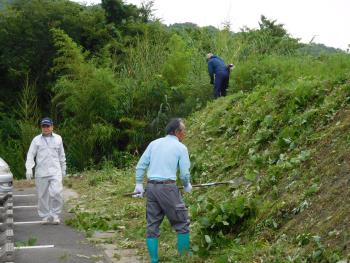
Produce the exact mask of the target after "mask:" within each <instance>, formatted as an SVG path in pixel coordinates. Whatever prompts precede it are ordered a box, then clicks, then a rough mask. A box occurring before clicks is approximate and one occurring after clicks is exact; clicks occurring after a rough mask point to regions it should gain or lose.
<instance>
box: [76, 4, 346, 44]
mask: <svg viewBox="0 0 350 263" xmlns="http://www.w3.org/2000/svg"><path fill="white" fill-rule="evenodd" d="M74 1H75V2H80V3H85V4H97V3H101V0H74ZM124 2H126V3H132V4H135V5H137V6H139V5H140V3H141V2H142V0H126V1H124ZM154 9H155V12H154V13H155V16H156V17H158V18H161V20H162V22H163V23H165V24H173V23H182V22H192V23H195V24H197V25H199V26H207V25H213V26H215V27H219V28H222V23H223V22H224V21H229V22H230V23H231V29H232V31H234V32H237V31H239V29H240V28H242V27H243V26H248V27H249V28H257V27H258V26H259V25H258V21H259V20H260V15H262V14H263V15H265V16H266V17H267V18H269V19H272V20H277V23H280V24H284V25H285V29H287V31H288V32H289V33H290V34H291V35H292V36H293V37H296V38H301V41H302V42H305V43H307V42H309V41H310V40H311V39H312V38H313V37H314V42H316V43H323V44H325V45H327V46H331V47H336V48H342V49H344V50H346V49H347V48H349V47H348V45H349V44H350V0H240V1H236V0H214V1H212V0H211V1H204V0H154Z"/></svg>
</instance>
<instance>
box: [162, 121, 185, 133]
mask: <svg viewBox="0 0 350 263" xmlns="http://www.w3.org/2000/svg"><path fill="white" fill-rule="evenodd" d="M182 123H183V122H182V119H180V118H174V119H171V120H170V122H169V123H168V124H167V126H166V127H165V133H166V134H168V135H175V131H176V130H181V129H182Z"/></svg>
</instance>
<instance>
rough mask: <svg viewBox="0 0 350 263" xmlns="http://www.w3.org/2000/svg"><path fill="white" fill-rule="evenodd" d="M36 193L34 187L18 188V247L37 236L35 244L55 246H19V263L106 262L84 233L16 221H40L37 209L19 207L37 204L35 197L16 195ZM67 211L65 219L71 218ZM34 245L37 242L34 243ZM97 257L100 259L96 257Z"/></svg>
mask: <svg viewBox="0 0 350 263" xmlns="http://www.w3.org/2000/svg"><path fill="white" fill-rule="evenodd" d="M25 194H36V192H35V189H34V188H27V189H15V190H14V191H13V195H14V197H13V206H14V211H13V214H14V222H15V225H14V239H15V244H16V245H17V246H23V245H24V244H25V243H26V242H27V243H28V240H29V239H31V238H32V239H35V240H36V241H35V242H34V243H35V244H34V245H35V246H43V245H54V247H53V248H30V249H16V251H15V261H14V262H15V263H66V262H69V263H92V262H94V263H96V262H100V263H101V262H105V261H104V258H103V252H102V251H101V250H100V249H98V248H96V247H94V246H92V245H91V244H89V243H88V241H87V240H86V239H85V237H84V235H83V234H82V233H79V232H77V231H75V230H74V229H72V228H71V227H69V226H66V225H64V224H62V223H61V225H41V224H16V222H29V221H39V220H40V218H39V216H38V214H37V210H36V208H18V209H17V208H16V207H17V206H30V205H36V204H37V197H36V195H35V196H29V197H28V196H26V197H23V196H16V195H25ZM67 216H68V215H67V214H63V216H62V217H63V218H67ZM32 245H33V244H32ZM96 258H97V259H96Z"/></svg>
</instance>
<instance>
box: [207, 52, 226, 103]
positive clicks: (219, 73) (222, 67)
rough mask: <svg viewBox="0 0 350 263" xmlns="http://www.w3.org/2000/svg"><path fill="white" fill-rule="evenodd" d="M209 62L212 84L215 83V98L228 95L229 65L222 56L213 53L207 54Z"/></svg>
mask: <svg viewBox="0 0 350 263" xmlns="http://www.w3.org/2000/svg"><path fill="white" fill-rule="evenodd" d="M207 62H208V72H209V76H210V84H214V98H218V97H221V96H226V90H227V87H228V81H229V78H230V69H229V67H228V66H227V65H226V64H225V62H224V61H223V60H222V59H221V58H220V57H218V56H215V55H213V54H212V53H209V54H208V55H207Z"/></svg>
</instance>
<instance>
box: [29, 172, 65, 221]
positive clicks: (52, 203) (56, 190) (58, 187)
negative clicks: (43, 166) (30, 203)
mask: <svg viewBox="0 0 350 263" xmlns="http://www.w3.org/2000/svg"><path fill="white" fill-rule="evenodd" d="M35 185H36V190H37V193H38V214H39V216H40V217H42V218H48V217H50V216H51V217H53V218H57V217H58V216H59V214H60V213H61V211H62V206H63V196H62V192H63V185H62V177H61V176H48V177H38V178H35Z"/></svg>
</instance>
